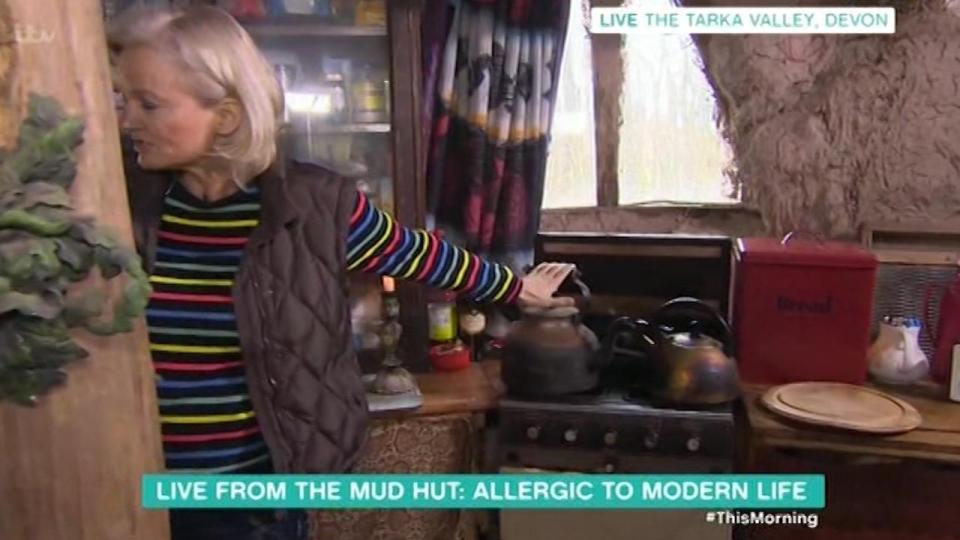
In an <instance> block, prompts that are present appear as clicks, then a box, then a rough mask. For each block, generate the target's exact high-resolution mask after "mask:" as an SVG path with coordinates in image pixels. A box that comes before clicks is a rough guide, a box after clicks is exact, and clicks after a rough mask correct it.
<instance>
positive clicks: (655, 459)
mask: <svg viewBox="0 0 960 540" xmlns="http://www.w3.org/2000/svg"><path fill="white" fill-rule="evenodd" d="M498 413H499V414H498V417H499V418H498V425H497V429H496V432H497V455H498V458H499V459H498V462H499V464H500V465H501V466H506V467H521V468H536V469H546V470H566V471H579V472H600V473H713V472H715V473H726V472H731V471H732V469H733V459H734V440H735V434H734V421H733V408H732V406H730V405H723V406H718V407H708V408H676V407H669V406H666V405H663V404H656V403H655V402H652V401H650V400H648V399H646V398H645V397H644V395H643V393H642V392H641V391H636V390H635V391H630V390H626V389H606V390H602V391H598V392H593V393H589V394H582V395H574V396H565V397H562V398H551V399H530V398H510V397H508V398H505V399H502V400H501V402H500V407H499V410H498Z"/></svg>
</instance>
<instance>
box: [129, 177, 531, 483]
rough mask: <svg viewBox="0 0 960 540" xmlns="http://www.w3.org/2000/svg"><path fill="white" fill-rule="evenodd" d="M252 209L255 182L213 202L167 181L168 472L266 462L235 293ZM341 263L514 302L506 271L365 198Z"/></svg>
mask: <svg viewBox="0 0 960 540" xmlns="http://www.w3.org/2000/svg"><path fill="white" fill-rule="evenodd" d="M259 216H260V191H259V189H257V188H256V187H255V186H254V187H251V188H250V189H248V190H247V191H240V192H237V193H236V194H234V195H232V196H230V197H228V198H226V199H224V200H221V201H217V202H213V203H210V202H205V201H203V200H200V199H198V198H196V197H194V196H193V195H191V194H190V192H188V191H187V190H186V189H185V188H184V187H183V186H182V185H181V184H180V183H179V182H174V183H173V185H172V187H171V189H170V191H169V192H168V193H167V195H166V198H165V200H164V209H163V213H162V217H161V223H160V231H159V234H158V244H157V254H156V264H155V270H154V273H153V275H152V276H150V282H151V284H152V285H153V288H154V291H153V293H152V295H151V297H150V303H149V305H148V308H147V323H148V326H149V331H150V351H151V353H152V356H153V363H154V369H155V371H156V376H157V394H158V400H159V405H160V421H161V431H162V440H163V449H164V454H165V457H166V463H167V469H168V470H170V471H176V472H205V473H227V472H243V473H262V472H268V471H269V470H270V469H271V464H270V459H269V453H268V450H267V447H266V445H265V443H264V440H263V436H262V434H261V433H260V428H259V426H258V423H257V420H256V414H255V412H254V410H253V405H252V404H251V402H250V393H249V388H248V387H247V382H246V374H245V370H244V364H243V358H242V357H241V349H240V340H239V336H238V334H237V326H236V320H235V317H234V311H233V298H232V293H231V288H232V286H233V281H234V276H235V274H236V271H237V268H238V267H239V265H240V262H241V258H242V255H243V248H244V246H245V245H246V242H247V238H248V237H249V236H250V233H251V232H253V230H254V229H255V228H256V226H257V225H258V223H259ZM347 264H348V269H351V270H353V269H356V270H361V271H363V272H370V273H375V274H386V275H391V276H395V277H398V278H401V279H411V280H415V281H418V282H420V283H424V284H428V285H430V286H433V287H438V288H445V289H450V290H456V291H460V292H461V294H462V296H463V297H465V298H470V299H474V300H479V301H485V302H513V301H514V300H515V299H516V298H517V296H518V295H519V293H520V286H521V282H520V280H519V279H518V278H517V277H516V275H515V274H514V273H513V272H511V271H510V269H509V268H507V267H505V266H502V265H499V264H495V263H491V262H487V261H484V260H482V259H480V258H478V257H477V256H476V255H473V254H471V253H468V252H467V251H465V250H463V249H461V248H458V247H456V246H454V245H453V244H451V243H449V242H445V241H443V240H441V239H440V238H439V237H438V236H437V235H435V234H431V233H428V232H427V231H422V230H414V229H408V228H405V227H402V226H400V225H398V224H397V223H396V222H395V221H394V220H393V218H392V217H390V215H388V214H386V213H385V212H382V211H380V210H379V209H377V208H376V207H374V206H373V205H372V204H370V202H369V201H368V200H367V198H366V197H365V196H364V195H363V194H362V193H361V194H359V195H358V197H357V203H356V206H355V208H354V211H353V214H352V216H351V220H350V228H349V237H348V239H347Z"/></svg>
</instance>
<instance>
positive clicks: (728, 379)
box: [602, 298, 740, 406]
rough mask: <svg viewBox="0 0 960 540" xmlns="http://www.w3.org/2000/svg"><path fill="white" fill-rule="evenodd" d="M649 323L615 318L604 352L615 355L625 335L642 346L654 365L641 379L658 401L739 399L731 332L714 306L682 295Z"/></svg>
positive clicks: (695, 402)
mask: <svg viewBox="0 0 960 540" xmlns="http://www.w3.org/2000/svg"><path fill="white" fill-rule="evenodd" d="M651 321H652V322H648V321H646V320H643V319H630V318H628V317H621V318H619V319H617V320H615V321H614V322H613V324H612V325H611V326H610V329H609V331H608V332H607V335H606V339H605V341H604V347H603V354H602V356H604V357H606V358H612V356H613V353H614V348H615V345H616V343H617V341H618V340H619V339H621V338H622V337H624V335H625V334H626V335H627V336H629V337H631V338H633V339H632V341H631V343H632V344H633V346H634V347H637V348H639V349H640V350H639V351H633V352H634V353H642V354H640V355H639V356H642V357H644V358H645V359H646V360H645V361H648V362H651V363H652V365H651V366H650V367H651V369H650V370H649V373H650V376H649V378H648V379H647V380H644V381H640V386H642V387H643V389H644V390H645V391H646V392H647V393H648V394H649V395H650V396H651V397H653V398H654V399H657V400H659V401H662V402H666V403H668V404H676V405H695V406H704V405H706V406H709V405H719V404H723V403H728V402H730V401H733V400H735V399H736V398H737V397H739V395H740V380H739V376H738V373H737V365H736V363H735V362H734V360H733V357H732V347H733V338H732V332H731V331H730V328H729V326H728V325H727V323H726V321H724V319H723V317H721V316H720V315H719V314H718V313H717V312H716V311H714V310H713V308H711V307H709V306H708V305H706V304H704V303H702V302H700V301H698V300H696V299H692V298H679V299H676V300H672V301H670V302H668V303H667V304H665V305H664V306H663V307H662V308H661V309H660V310H659V311H658V312H657V313H656V314H655V315H654V317H653V318H652V319H651ZM728 353H731V354H728ZM634 356H637V355H636V354H634Z"/></svg>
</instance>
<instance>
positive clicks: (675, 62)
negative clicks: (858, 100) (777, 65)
mask: <svg viewBox="0 0 960 540" xmlns="http://www.w3.org/2000/svg"><path fill="white" fill-rule="evenodd" d="M643 1H644V6H645V7H646V6H649V5H650V4H652V3H655V2H656V3H658V4H661V5H662V7H669V6H671V5H672V2H671V0H643ZM651 7H653V6H651ZM657 7H660V6H657ZM577 11H578V10H576V9H573V10H571V12H577ZM574 17H576V19H574ZM571 19H572V20H571V21H570V29H569V30H568V39H567V41H568V45H567V47H568V48H567V53H566V54H565V55H564V56H565V58H564V60H563V64H564V65H563V68H562V69H561V73H560V88H559V89H558V94H559V95H558V114H557V116H558V117H559V116H561V115H560V112H561V110H563V107H570V108H573V107H578V108H579V109H578V110H579V111H580V112H581V114H585V115H587V116H589V118H590V120H591V121H590V122H588V123H586V122H585V123H584V124H578V125H577V131H576V134H577V135H576V136H568V135H567V133H568V132H563V131H560V130H559V128H561V125H560V123H559V122H558V123H557V124H555V125H554V128H553V131H554V133H555V135H554V137H553V139H552V143H551V150H550V158H549V161H548V164H547V178H546V189H545V195H544V208H569V207H583V206H594V205H596V202H597V200H596V191H597V189H596V187H597V186H596V173H595V165H594V159H595V158H594V155H595V150H594V132H593V123H592V119H593V100H592V98H591V97H590V95H591V90H592V86H591V87H590V88H588V89H587V91H586V92H585V91H584V89H583V86H584V85H585V84H592V82H593V78H592V75H591V76H587V74H589V73H591V62H590V61H591V56H590V48H589V39H590V34H589V33H588V32H587V30H586V29H585V28H584V26H583V23H582V20H583V19H582V14H581V13H579V12H577V13H575V14H572V15H571ZM624 38H625V39H624V46H623V49H622V55H623V70H624V77H623V88H622V95H621V111H622V116H623V124H622V125H621V126H620V128H619V138H620V140H619V153H618V160H619V162H618V167H617V176H618V179H617V181H618V191H619V197H618V199H619V200H618V203H619V204H620V205H630V204H656V203H674V204H703V203H714V204H724V203H736V202H738V201H739V194H737V193H735V192H734V189H733V187H732V184H731V182H730V181H729V177H728V174H726V173H727V172H728V167H730V164H731V163H732V152H731V150H730V148H729V146H728V144H727V143H726V141H725V140H724V139H723V137H722V135H721V133H720V129H719V128H718V126H717V123H716V120H715V112H716V101H715V99H714V97H713V89H712V87H711V86H710V84H709V83H708V82H707V80H706V77H705V76H704V74H703V72H702V70H701V63H700V62H701V61H700V55H699V52H698V50H697V48H696V46H695V45H694V43H693V42H692V40H691V39H690V37H689V36H688V35H645V34H627V35H625V36H624ZM581 41H582V42H583V45H580V48H579V50H578V49H577V48H575V46H577V45H579V43H580V42H581ZM571 42H572V43H573V44H572V45H571ZM583 51H585V52H583ZM574 55H576V56H574ZM568 68H569V69H568ZM584 93H586V94H587V95H586V96H584V95H583V94H584ZM564 115H565V116H566V117H574V116H576V113H575V112H574V111H566V110H564ZM583 125H588V126H589V128H586V129H589V131H580V129H581V126H583ZM568 129H569V133H573V132H574V131H573V129H572V128H568ZM586 140H589V145H588V144H584V143H585V141H586ZM584 162H587V163H589V164H590V166H591V167H592V168H593V170H591V171H590V172H585V171H583V170H582V167H583V165H581V164H582V163H584ZM571 175H576V176H577V178H579V179H580V181H579V184H580V185H578V186H576V187H575V188H573V187H571V186H570V185H569V184H570V183H571V180H570V176H571ZM588 186H589V188H588Z"/></svg>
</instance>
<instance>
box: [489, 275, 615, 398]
mask: <svg viewBox="0 0 960 540" xmlns="http://www.w3.org/2000/svg"><path fill="white" fill-rule="evenodd" d="M572 279H573V280H574V282H575V283H576V284H577V286H578V287H579V288H580V290H581V291H582V292H583V294H584V296H585V297H589V289H588V288H587V287H586V285H584V284H583V282H581V281H580V280H579V279H578V278H576V277H574V278H572ZM599 353H600V341H599V340H598V339H597V336H596V335H595V334H594V333H593V332H592V331H591V330H590V329H589V328H587V327H586V326H584V325H583V324H582V323H581V322H580V310H579V309H577V308H575V307H563V308H550V309H525V310H523V311H522V312H521V318H520V320H518V321H516V322H514V323H513V324H512V326H511V328H510V331H509V333H508V334H507V336H506V340H505V343H504V347H503V360H502V362H501V368H500V376H501V378H502V379H503V382H504V384H505V385H506V387H507V393H508V394H510V395H514V396H530V397H549V396H559V395H566V394H576V393H581V392H588V391H591V390H594V389H595V388H596V387H597V386H598V385H599V383H600V373H601V371H602V370H603V367H604V366H605V365H606V363H607V362H606V357H604V356H602V355H601V354H599Z"/></svg>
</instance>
